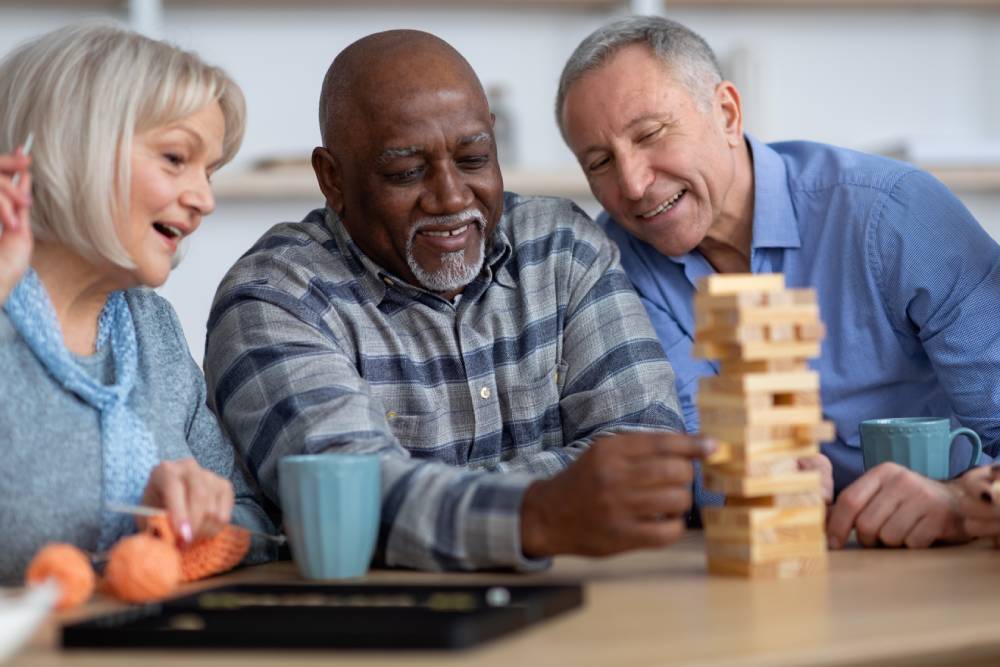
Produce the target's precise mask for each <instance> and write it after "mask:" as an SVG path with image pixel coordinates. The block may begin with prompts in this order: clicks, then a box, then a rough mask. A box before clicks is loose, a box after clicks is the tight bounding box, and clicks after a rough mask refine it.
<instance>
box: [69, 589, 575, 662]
mask: <svg viewBox="0 0 1000 667" xmlns="http://www.w3.org/2000/svg"><path fill="white" fill-rule="evenodd" d="M582 602H583V591H582V588H581V587H580V586H579V585H578V584H563V585H539V586H521V585H513V586H508V585H449V586H441V585H350V584H237V585H228V586H222V587H218V588H212V589H207V590H203V591H199V592H197V593H193V594H191V595H186V596H184V597H179V598H175V599H170V600H164V601H162V602H157V603H151V604H145V605H139V606H134V607H129V608H128V609H125V610H122V611H116V612H112V613H109V614H105V615H102V616H98V617H95V618H90V619H87V620H84V621H80V622H76V623H71V624H68V625H65V626H64V627H63V628H62V645H63V646H64V647H65V648H84V647H87V648H94V647H104V648H111V647H129V648H160V649H163V648H193V649H213V648H219V649H253V648H281V649H288V648H303V649H337V648H342V649H379V650H396V649H460V648H468V647H471V646H475V645H476V644H479V643H482V642H484V641H488V640H491V639H496V638H498V637H502V636H504V635H507V634H510V633H512V632H515V631H517V630H519V629H521V628H525V627H527V626H530V625H533V624H535V623H538V622H540V621H544V620H546V619H549V618H552V617H554V616H557V615H559V614H562V613H564V612H567V611H569V610H571V609H574V608H576V607H579V606H580V605H581V604H582Z"/></svg>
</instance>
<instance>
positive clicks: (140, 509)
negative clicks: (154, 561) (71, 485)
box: [104, 503, 288, 544]
mask: <svg viewBox="0 0 1000 667" xmlns="http://www.w3.org/2000/svg"><path fill="white" fill-rule="evenodd" d="M104 507H105V509H107V510H108V511H109V512H117V513H119V514H131V515H132V516H166V514H167V511H166V510H165V509H162V508H160V507H149V506H148V505H128V504H126V503H108V504H107V505H105V506H104ZM231 525H233V526H235V527H236V528H239V529H240V530H245V531H247V532H248V533H250V534H251V535H253V536H254V537H260V538H263V539H265V540H271V541H272V542H275V543H277V544H284V543H285V542H287V541H288V538H287V537H285V536H284V535H270V534H268V533H262V532H260V531H258V530H250V529H249V528H245V527H244V526H240V525H238V524H235V523H234V524H231Z"/></svg>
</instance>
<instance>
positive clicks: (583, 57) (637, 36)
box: [556, 16, 722, 138]
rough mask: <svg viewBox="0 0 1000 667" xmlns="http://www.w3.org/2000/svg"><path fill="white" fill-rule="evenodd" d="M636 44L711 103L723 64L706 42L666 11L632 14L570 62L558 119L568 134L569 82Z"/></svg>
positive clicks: (589, 40) (598, 34) (592, 38)
mask: <svg viewBox="0 0 1000 667" xmlns="http://www.w3.org/2000/svg"><path fill="white" fill-rule="evenodd" d="M632 44H644V45H646V46H647V47H649V49H650V51H652V52H653V54H654V55H656V57H657V58H659V59H660V61H661V62H662V63H663V65H664V66H665V67H666V68H667V69H668V70H669V71H670V72H671V73H672V74H673V75H674V76H675V77H676V78H677V81H678V82H679V83H681V84H682V85H684V86H685V87H686V88H687V89H688V92H690V93H691V95H692V97H693V98H694V100H695V102H697V103H698V104H699V105H701V106H702V107H703V108H707V107H708V105H709V103H710V101H711V99H712V93H713V92H714V90H715V86H716V85H718V84H719V82H721V81H722V68H720V67H719V61H718V59H717V58H716V57H715V53H714V52H713V51H712V48H711V47H710V46H709V45H708V43H707V42H706V41H705V40H704V39H702V38H701V37H700V36H699V35H698V34H697V33H695V32H694V31H692V30H690V29H689V28H686V27H685V26H683V25H681V24H680V23H678V22H677V21H671V20H670V19H666V18H663V17H662V16H630V17H628V18H624V19H620V20H618V21H615V22H614V23H609V24H608V25H606V26H603V27H601V28H598V29H597V30H595V31H594V32H592V33H590V35H588V36H587V37H586V39H584V40H583V41H582V42H580V45H579V46H578V47H576V50H575V51H573V55H571V56H570V57H569V60H568V61H567V62H566V66H565V67H564V68H563V71H562V76H560V77H559V91H558V93H556V123H557V124H558V125H559V131H560V132H562V134H563V137H564V138H565V136H566V130H565V128H564V127H563V121H562V112H563V105H564V104H565V103H566V94H567V93H568V92H569V89H570V87H571V86H572V85H573V84H574V83H576V82H577V81H578V80H580V79H581V78H582V77H583V76H584V75H585V74H586V73H587V72H592V71H594V70H596V69H600V68H601V67H602V66H603V65H604V64H605V63H607V62H608V60H610V59H611V57H612V56H613V55H615V54H616V53H618V51H620V50H621V49H623V48H625V47H626V46H630V45H632Z"/></svg>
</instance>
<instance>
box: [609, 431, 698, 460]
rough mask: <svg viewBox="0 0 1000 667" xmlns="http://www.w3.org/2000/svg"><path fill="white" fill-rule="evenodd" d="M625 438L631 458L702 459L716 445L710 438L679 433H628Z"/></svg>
mask: <svg viewBox="0 0 1000 667" xmlns="http://www.w3.org/2000/svg"><path fill="white" fill-rule="evenodd" d="M627 438H628V440H627V443H628V444H627V448H626V450H625V451H626V453H627V454H628V455H629V456H631V457H633V458H646V457H650V456H663V457H668V456H679V457H683V458H687V459H702V458H705V457H706V456H708V455H709V454H711V453H712V452H714V451H715V449H716V448H717V447H718V444H717V443H716V442H715V441H714V440H712V439H711V438H704V437H701V436H693V435H685V434H681V433H630V434H628V435H627Z"/></svg>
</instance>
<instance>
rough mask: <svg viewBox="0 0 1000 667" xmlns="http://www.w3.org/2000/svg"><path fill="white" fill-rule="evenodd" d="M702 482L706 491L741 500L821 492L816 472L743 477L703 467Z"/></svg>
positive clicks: (803, 471) (806, 471) (802, 471)
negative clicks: (742, 498)
mask: <svg viewBox="0 0 1000 667" xmlns="http://www.w3.org/2000/svg"><path fill="white" fill-rule="evenodd" d="M702 479H703V480H704V482H705V488H707V489H709V490H710V491H717V492H719V493H724V494H726V495H727V496H741V497H744V498H753V497H755V496H775V495H779V494H783V493H809V492H818V491H819V490H820V489H821V486H820V474H819V471H818V470H796V471H795V472H788V473H781V474H776V475H763V476H759V477H743V476H739V475H732V474H727V473H725V472H724V471H721V470H718V469H716V468H714V467H711V466H706V467H705V468H703V469H702Z"/></svg>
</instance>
